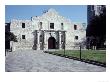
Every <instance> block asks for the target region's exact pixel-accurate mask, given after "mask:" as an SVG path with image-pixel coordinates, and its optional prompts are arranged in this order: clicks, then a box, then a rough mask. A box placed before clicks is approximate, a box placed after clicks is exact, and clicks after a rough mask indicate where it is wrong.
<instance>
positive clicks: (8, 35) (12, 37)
mask: <svg viewBox="0 0 110 82" xmlns="http://www.w3.org/2000/svg"><path fill="white" fill-rule="evenodd" d="M7 41H14V42H17V38H16V36H15V35H14V34H13V33H12V32H5V42H7Z"/></svg>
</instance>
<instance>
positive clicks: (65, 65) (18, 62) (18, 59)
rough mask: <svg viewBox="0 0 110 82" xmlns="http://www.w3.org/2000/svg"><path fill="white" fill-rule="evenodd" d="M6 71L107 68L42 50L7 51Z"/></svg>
mask: <svg viewBox="0 0 110 82" xmlns="http://www.w3.org/2000/svg"><path fill="white" fill-rule="evenodd" d="M5 71H6V72H105V71H106V68H104V67H100V66H96V65H92V64H88V63H84V62H80V61H76V60H72V59H68V58H64V57H59V56H55V55H51V54H48V53H44V52H43V51H40V50H18V51H13V52H6V61H5Z"/></svg>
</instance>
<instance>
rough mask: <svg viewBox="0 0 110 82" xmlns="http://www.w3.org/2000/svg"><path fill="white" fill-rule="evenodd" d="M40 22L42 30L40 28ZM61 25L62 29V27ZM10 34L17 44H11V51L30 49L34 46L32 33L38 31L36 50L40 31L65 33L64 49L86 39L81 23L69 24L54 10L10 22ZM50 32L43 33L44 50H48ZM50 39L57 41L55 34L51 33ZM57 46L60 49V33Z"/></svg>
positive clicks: (71, 47) (68, 21)
mask: <svg viewBox="0 0 110 82" xmlns="http://www.w3.org/2000/svg"><path fill="white" fill-rule="evenodd" d="M40 22H42V28H41V26H40ZM22 23H25V28H22ZM50 23H54V29H50ZM61 23H63V29H62V25H61ZM74 25H77V30H74ZM10 30H11V32H13V33H14V34H15V35H16V36H17V40H18V42H13V45H12V43H11V45H12V47H13V49H14V50H17V49H32V47H33V44H34V35H33V32H34V31H35V30H38V44H37V47H38V48H37V49H40V42H39V37H40V30H54V31H66V41H65V42H66V49H73V48H74V46H75V43H79V42H82V41H83V39H84V38H85V37H86V30H85V29H84V27H83V24H81V23H74V22H71V21H70V20H69V19H66V18H65V17H63V16H60V15H59V13H58V12H56V11H55V10H54V9H50V10H49V11H48V12H46V13H44V14H43V15H42V16H37V17H32V19H31V20H12V21H11V26H10ZM49 33H50V32H45V36H44V49H48V39H49V37H50V34H49ZM22 35H25V37H26V39H22ZM51 35H52V37H54V38H55V39H57V37H58V36H57V35H56V34H55V32H51ZM75 36H78V40H75ZM59 37H60V39H59V46H60V48H61V33H59Z"/></svg>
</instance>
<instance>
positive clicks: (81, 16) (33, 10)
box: [5, 5, 87, 23]
mask: <svg viewBox="0 0 110 82" xmlns="http://www.w3.org/2000/svg"><path fill="white" fill-rule="evenodd" d="M50 8H53V9H55V10H56V11H57V12H59V14H60V15H62V16H64V17H66V18H68V19H70V20H71V21H73V22H81V23H87V6H86V5H6V6H5V22H10V21H11V19H31V17H33V16H41V15H42V14H43V11H45V10H48V9H50Z"/></svg>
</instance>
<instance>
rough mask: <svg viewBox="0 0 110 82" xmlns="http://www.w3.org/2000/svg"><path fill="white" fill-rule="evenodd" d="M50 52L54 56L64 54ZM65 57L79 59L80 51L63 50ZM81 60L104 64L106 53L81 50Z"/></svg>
mask: <svg viewBox="0 0 110 82" xmlns="http://www.w3.org/2000/svg"><path fill="white" fill-rule="evenodd" d="M51 52H53V53H56V54H64V51H63V50H59V51H51ZM65 55H67V56H72V57H77V58H79V57H80V51H79V50H65ZM81 58H82V59H86V60H87V59H89V60H94V61H98V62H102V63H106V51H100V50H82V52H81Z"/></svg>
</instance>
